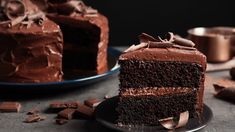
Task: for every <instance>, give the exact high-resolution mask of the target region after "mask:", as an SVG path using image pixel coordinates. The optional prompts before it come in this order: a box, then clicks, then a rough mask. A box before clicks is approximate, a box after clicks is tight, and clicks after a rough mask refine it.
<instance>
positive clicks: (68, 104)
mask: <svg viewBox="0 0 235 132" xmlns="http://www.w3.org/2000/svg"><path fill="white" fill-rule="evenodd" d="M80 105H81V104H80V103H79V102H78V101H71V102H52V103H51V104H50V108H52V109H66V108H75V109H76V108H78V107H79V106H80Z"/></svg>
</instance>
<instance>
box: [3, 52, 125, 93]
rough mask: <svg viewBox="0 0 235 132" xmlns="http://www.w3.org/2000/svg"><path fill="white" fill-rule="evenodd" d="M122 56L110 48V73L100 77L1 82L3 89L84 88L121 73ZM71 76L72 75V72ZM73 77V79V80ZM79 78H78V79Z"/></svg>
mask: <svg viewBox="0 0 235 132" xmlns="http://www.w3.org/2000/svg"><path fill="white" fill-rule="evenodd" d="M120 54H121V52H120V51H118V50H116V49H113V48H109V49H108V65H109V71H107V72H106V73H103V74H99V75H97V74H96V75H87V76H86V75H83V76H82V77H81V76H78V75H76V74H74V75H68V73H65V75H66V76H70V79H65V80H64V81H61V82H50V83H7V82H0V87H1V88H17V89H19V88H44V87H45V88H53V87H54V88H65V87H75V86H82V85H87V84H91V83H95V82H98V81H100V80H102V79H106V78H108V77H110V76H112V75H115V74H116V73H118V71H119V68H120V67H119V65H116V62H117V59H118V57H119V55H120ZM70 74H72V73H71V72H70ZM71 76H72V77H73V78H71ZM76 76H77V78H76Z"/></svg>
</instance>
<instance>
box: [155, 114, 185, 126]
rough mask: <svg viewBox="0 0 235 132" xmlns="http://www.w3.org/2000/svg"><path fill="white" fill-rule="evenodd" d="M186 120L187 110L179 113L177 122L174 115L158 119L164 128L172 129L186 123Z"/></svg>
mask: <svg viewBox="0 0 235 132" xmlns="http://www.w3.org/2000/svg"><path fill="white" fill-rule="evenodd" d="M188 120H189V112H188V111H185V112H182V113H180V115H179V120H178V121H177V122H176V121H175V120H174V117H168V118H164V119H160V120H159V122H160V124H161V125H162V126H163V127H164V128H166V129H169V130H173V129H176V128H180V127H183V126H185V125H187V123H188Z"/></svg>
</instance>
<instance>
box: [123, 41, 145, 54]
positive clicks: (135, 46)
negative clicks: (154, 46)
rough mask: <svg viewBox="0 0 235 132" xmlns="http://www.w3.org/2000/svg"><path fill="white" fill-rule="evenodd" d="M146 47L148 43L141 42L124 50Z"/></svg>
mask: <svg viewBox="0 0 235 132" xmlns="http://www.w3.org/2000/svg"><path fill="white" fill-rule="evenodd" d="M145 47H148V43H141V44H139V45H132V46H131V47H129V48H128V49H126V50H125V51H124V52H131V51H136V50H138V49H142V48H145Z"/></svg>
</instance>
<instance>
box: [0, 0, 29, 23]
mask: <svg viewBox="0 0 235 132" xmlns="http://www.w3.org/2000/svg"><path fill="white" fill-rule="evenodd" d="M4 12H5V13H6V16H7V17H8V19H10V20H14V19H17V18H19V17H23V16H24V15H25V14H26V8H25V4H24V3H23V2H22V1H20V0H9V1H8V2H7V3H6V5H5V9H4Z"/></svg>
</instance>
